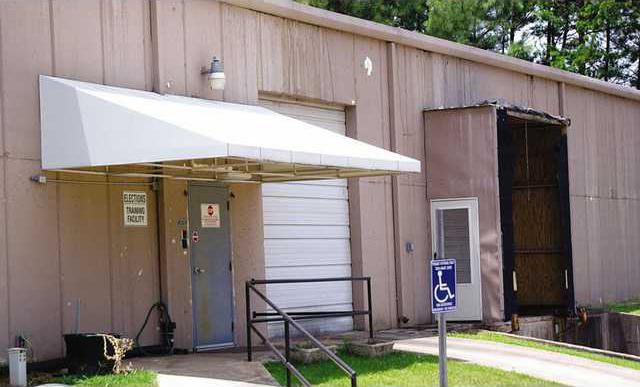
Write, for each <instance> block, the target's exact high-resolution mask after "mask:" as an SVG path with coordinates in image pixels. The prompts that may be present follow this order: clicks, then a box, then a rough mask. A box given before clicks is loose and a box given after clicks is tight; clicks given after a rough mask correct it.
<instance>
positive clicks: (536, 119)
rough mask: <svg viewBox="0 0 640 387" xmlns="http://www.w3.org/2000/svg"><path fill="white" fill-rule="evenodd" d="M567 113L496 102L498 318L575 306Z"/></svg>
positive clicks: (561, 310)
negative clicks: (534, 111)
mask: <svg viewBox="0 0 640 387" xmlns="http://www.w3.org/2000/svg"><path fill="white" fill-rule="evenodd" d="M568 124H569V123H568V121H565V120H561V119H556V118H553V117H548V116H545V115H539V114H531V113H525V112H522V111H514V110H509V109H499V110H498V172H499V173H498V174H499V184H500V220H501V228H502V248H503V252H502V253H503V254H502V255H503V275H504V278H503V281H504V282H503V284H504V299H505V318H506V319H509V318H511V316H512V315H513V314H515V313H517V314H519V315H542V314H555V315H558V314H561V315H564V314H570V313H572V312H573V307H574V294H573V274H572V273H573V271H572V258H571V229H570V210H569V182H568V160H567V136H566V129H567V126H568Z"/></svg>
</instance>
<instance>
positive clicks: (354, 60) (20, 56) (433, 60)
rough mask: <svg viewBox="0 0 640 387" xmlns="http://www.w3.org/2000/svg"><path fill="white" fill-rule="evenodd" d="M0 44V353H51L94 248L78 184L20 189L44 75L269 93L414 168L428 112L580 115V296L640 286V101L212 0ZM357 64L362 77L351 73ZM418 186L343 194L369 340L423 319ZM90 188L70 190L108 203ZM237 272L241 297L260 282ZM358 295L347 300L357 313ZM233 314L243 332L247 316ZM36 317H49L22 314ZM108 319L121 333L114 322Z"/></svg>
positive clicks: (8, 26) (97, 19)
mask: <svg viewBox="0 0 640 387" xmlns="http://www.w3.org/2000/svg"><path fill="white" fill-rule="evenodd" d="M152 30H153V32H154V33H153V34H151V31H152ZM152 36H153V40H152ZM0 47H1V50H2V51H1V52H0V130H1V131H2V136H0V146H2V149H3V154H2V157H0V178H1V179H0V192H1V193H2V196H1V197H2V198H3V201H4V205H3V206H0V216H2V219H4V221H2V222H0V332H7V334H6V335H5V334H0V347H3V346H6V345H8V344H9V343H8V341H9V338H10V337H13V335H14V334H16V333H17V332H18V331H19V330H25V331H28V332H32V333H35V334H36V336H37V339H36V340H35V343H34V344H35V345H36V346H37V347H38V350H39V353H38V356H41V357H43V358H46V357H54V356H58V355H60V354H61V351H62V344H61V339H60V337H59V335H50V334H49V332H51V331H55V332H62V329H63V324H67V322H65V321H67V320H65V319H67V318H66V317H64V313H65V312H63V310H64V305H63V300H64V299H66V298H70V297H67V296H66V295H65V292H67V291H68V292H71V289H72V287H71V284H70V283H69V282H68V283H67V284H65V285H64V286H63V283H62V277H61V274H66V273H63V272H62V271H61V270H63V269H62V268H63V267H69V266H71V267H75V264H74V262H75V261H74V260H75V259H79V258H77V257H81V256H84V255H86V256H89V255H90V254H91V253H92V251H86V252H85V250H87V249H89V246H87V245H81V246H74V245H70V242H69V241H67V242H65V241H63V239H65V238H69V237H71V233H70V232H69V231H67V227H71V225H69V223H68V218H64V217H61V211H62V209H63V208H64V209H65V211H66V209H67V208H72V204H71V201H70V200H71V199H66V197H67V196H68V195H70V194H71V193H70V192H69V191H68V190H70V189H71V188H64V189H59V188H56V187H55V186H54V185H48V186H45V187H40V186H34V185H33V184H32V183H31V182H29V181H28V180H27V177H28V176H30V175H32V174H34V173H37V172H39V165H40V163H39V160H38V159H39V157H40V156H39V154H40V153H39V152H40V149H39V137H40V135H39V123H38V117H39V114H38V92H37V75H38V74H54V75H58V76H68V77H71V78H76V79H81V80H88V81H93V82H98V83H107V84H112V85H122V86H127V87H133V88H139V89H147V90H149V89H151V88H154V90H156V91H158V92H165V93H175V94H187V95H193V96H196V97H202V98H215V99H224V100H227V101H234V102H242V103H257V102H258V93H259V91H264V92H270V93H275V94H284V95H286V96H288V97H295V98H301V99H306V100H320V101H324V102H333V103H338V104H344V105H347V106H351V107H350V108H349V110H348V115H347V119H348V131H349V133H348V134H349V135H351V136H353V137H356V138H358V139H361V140H364V141H367V142H370V143H372V144H375V145H378V146H383V147H385V148H391V149H393V150H395V151H397V152H400V153H403V154H406V155H408V156H411V157H416V158H419V159H421V160H425V159H426V157H425V154H424V146H423V145H422V144H424V130H423V118H422V108H423V107H437V106H441V105H447V106H459V105H466V104H473V103H476V102H479V101H481V100H483V99H492V98H501V99H504V100H506V101H508V102H510V103H515V104H520V105H524V106H530V107H533V108H536V109H540V110H544V111H547V112H549V113H552V114H564V115H565V116H567V117H569V118H571V119H572V120H573V125H572V126H571V128H570V129H569V134H568V141H569V163H570V165H569V170H570V181H571V185H570V189H571V205H572V229H573V248H574V261H575V265H574V268H575V282H576V297H577V300H578V302H579V303H590V304H597V303H599V302H600V301H603V302H604V301H610V300H614V299H623V298H627V297H629V296H632V295H637V294H638V293H639V292H640V288H639V286H640V281H638V278H640V265H638V256H637V254H636V252H637V251H638V250H639V249H638V248H639V247H640V246H638V243H640V242H638V240H639V238H636V235H637V234H638V232H640V208H639V207H638V204H637V203H639V201H638V198H637V196H638V195H639V192H640V186H639V184H638V181H639V179H640V178H638V176H640V173H638V170H639V169H640V160H639V159H638V158H639V157H640V156H638V155H637V151H636V150H637V149H638V146H637V145H638V141H639V135H638V130H639V128H638V122H640V103H639V102H635V101H630V100H625V99H622V98H619V97H613V96H609V95H606V94H603V93H600V92H594V91H589V90H584V89H580V88H577V87H572V86H566V88H565V87H561V86H560V85H558V83H557V82H554V81H549V80H545V79H541V78H537V77H533V76H528V75H525V74H520V73H514V72H510V71H507V70H503V69H499V68H496V67H492V66H489V65H486V64H481V63H474V62H470V61H467V60H463V59H458V58H454V57H450V56H446V55H441V54H434V53H430V52H425V51H421V50H418V49H414V48H410V47H406V46H402V45H390V44H388V43H386V42H383V41H379V40H375V39H371V38H367V37H364V36H362V35H355V34H349V33H346V32H338V31H335V30H330V29H325V28H319V27H316V26H311V25H308V24H304V23H300V22H295V21H291V20H285V19H283V18H280V17H276V16H271V15H266V14H260V13H257V12H254V11H250V10H246V9H241V8H237V7H234V6H230V5H226V4H221V3H219V2H217V1H213V0H211V1H209V0H192V1H181V0H167V1H164V0H163V1H152V2H148V1H145V0H128V1H125V2H123V1H118V0H66V1H47V0H33V1H28V2H25V1H17V0H12V1H9V0H7V1H2V2H0ZM214 54H217V55H222V57H223V60H224V63H225V69H226V75H227V86H226V89H225V90H224V92H219V91H216V92H212V91H210V90H209V89H208V85H207V83H206V82H205V81H204V80H203V78H202V76H201V75H200V67H201V66H206V65H207V63H208V62H209V60H210V57H211V56H212V55H214ZM367 57H369V58H370V60H371V61H372V63H373V72H372V74H371V75H370V76H368V75H367V73H366V71H365V69H364V67H363V65H362V63H363V61H364V60H365V58H367ZM389 85H392V87H391V88H390V87H389ZM562 90H565V91H564V92H561V91H562ZM425 168H426V169H428V168H429V165H425ZM426 189H427V181H426V175H425V173H424V172H423V173H421V174H417V175H410V176H399V177H397V178H393V179H391V178H388V177H381V178H366V179H360V180H357V181H353V182H350V184H349V197H350V214H351V226H352V235H353V237H352V254H353V265H354V271H353V273H354V274H356V275H360V274H364V275H371V276H373V278H374V302H375V305H374V309H375V323H376V326H377V327H378V328H384V327H391V326H395V325H396V324H397V317H398V314H401V315H403V316H406V317H407V318H409V321H410V324H412V323H421V322H427V321H429V320H430V315H429V313H428V310H427V309H428V301H429V298H428V297H429V296H428V291H427V289H428V279H427V276H426V272H427V258H428V257H429V256H430V255H431V251H430V250H431V248H430V246H431V243H430V230H429V227H430V225H429V218H428V213H427V206H426V200H425V199H426ZM91 190H92V189H88V188H87V189H83V190H78V191H73V195H79V196H80V197H82V196H84V195H98V196H100V197H102V199H101V200H102V201H104V200H107V199H105V196H106V197H112V198H113V197H115V196H113V195H112V196H109V195H111V194H109V193H108V192H107V190H106V189H105V190H104V191H103V190H98V191H99V192H93V191H91ZM90 191H91V193H90V194H89V193H88V192H90ZM392 199H395V200H392ZM76 201H77V199H76ZM107 201H108V200H107ZM74 203H75V202H74ZM83 205H88V204H83ZM75 211H81V209H76V210H75ZM100 211H101V213H103V214H104V213H110V212H111V211H115V210H114V209H113V206H111V207H110V208H108V209H106V210H105V209H104V208H102V209H101V210H100ZM394 214H395V215H394ZM34 219H37V221H34ZM96 222H97V223H99V224H100V226H99V227H98V226H96V227H97V228H96V229H97V230H102V231H104V230H111V227H112V226H109V225H110V224H111V223H109V222H110V221H109V220H105V219H102V220H99V219H97V220H96ZM74 227H77V226H74ZM69 230H71V229H69ZM2 231H4V232H2ZM115 234H117V233H116V232H115V231H113V230H111V236H109V237H105V238H109V239H106V240H105V239H101V240H100V241H99V242H97V245H102V246H110V249H111V250H110V251H111V252H110V253H109V254H108V257H109V265H111V266H110V267H111V269H110V270H112V273H115V271H113V270H115V269H114V268H116V267H118V266H117V265H119V263H117V262H118V259H119V258H118V257H119V255H118V254H119V253H118V252H120V251H121V249H122V248H123V247H124V245H126V244H127V243H128V241H126V240H116V239H115V238H114V235H115ZM92 236H93V234H92ZM94 237H95V236H94ZM34 239H35V240H37V243H34ZM406 241H412V242H414V244H415V251H414V252H407V251H405V249H404V243H405V242H406ZM74 249H75V250H74ZM67 252H69V254H68V255H67ZM255 254H260V252H259V251H258V250H255V249H252V250H251V254H249V255H250V256H254V255H255ZM102 255H103V256H102V258H101V259H102V260H104V259H105V256H104V253H102ZM245 263H246V262H245ZM103 267H106V266H103ZM243 267H244V268H246V269H247V271H246V272H243V273H242V274H238V278H237V282H236V285H237V284H238V283H240V284H241V283H242V281H243V280H244V279H246V278H247V276H250V275H253V274H249V273H252V272H253V273H259V272H260V270H259V268H256V267H253V266H251V265H249V264H246V265H244V266H243ZM43 268H46V270H45V269H43ZM65 270H66V269H65ZM124 272H127V270H124ZM34 273H36V274H34ZM396 273H397V276H396ZM496 274H497V273H495V272H492V273H491V275H496ZM34 275H36V277H35V279H34ZM114 276H115V274H112V279H111V280H110V281H109V282H108V283H110V284H111V285H110V286H111V290H109V292H111V291H114V289H115V288H114V285H113V281H114V279H113V278H115V277H114ZM125 278H129V279H127V280H128V281H138V280H137V279H133V278H130V277H126V276H125ZM143 279H144V281H147V277H146V274H144V275H143ZM396 279H397V280H398V283H396ZM100 281H102V283H103V284H104V283H105V282H104V279H99V280H98V281H97V282H98V283H100ZM144 281H143V282H144ZM148 281H149V282H145V283H147V284H148V286H151V282H150V281H151V280H150V279H149V280H148ZM80 284H81V282H78V283H77V286H80ZM74 286H76V285H74ZM174 286H181V287H188V283H185V284H179V285H174ZM485 286H486V283H485ZM3 289H5V290H3ZM101 291H102V290H101ZM495 291H496V292H497V293H499V292H500V291H501V290H499V289H496V290H495ZM361 293H362V291H361V289H355V288H354V301H355V302H359V301H358V300H361V299H362V297H361ZM69 294H70V293H69ZM97 294H102V293H97ZM494 296H495V295H492V297H494ZM96 297H97V298H99V299H107V298H111V305H118V304H119V303H120V302H124V301H115V300H116V298H115V295H112V296H108V294H107V295H104V294H103V295H96ZM237 301H238V300H237ZM238 302H241V300H240V301H238ZM125 305H128V304H125ZM126 308H129V306H126ZM184 308H186V306H184V305H180V310H185V309H184ZM237 310H238V316H239V317H238V322H241V321H242V317H241V316H242V313H243V308H242V307H241V305H239V307H237ZM100 313H102V312H100ZM36 314H37V315H41V316H46V319H45V318H39V319H33V316H34V315H36ZM110 314H111V316H110V318H111V319H112V323H113V324H115V323H114V321H116V320H115V319H116V318H117V317H116V312H115V311H112V312H111V313H110ZM107 317H109V316H105V317H104V318H105V319H106V318H107ZM132 321H133V319H132ZM100 322H101V323H103V320H102V319H100ZM238 331H239V332H242V331H243V329H242V327H241V326H238Z"/></svg>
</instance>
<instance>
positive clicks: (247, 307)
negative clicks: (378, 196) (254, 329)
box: [244, 281, 253, 361]
mask: <svg viewBox="0 0 640 387" xmlns="http://www.w3.org/2000/svg"><path fill="white" fill-rule="evenodd" d="M250 290H251V289H250V288H249V281H247V282H245V284H244V297H245V313H246V320H247V327H246V328H247V361H251V360H253V359H252V358H253V353H252V351H251V324H252V322H251V291H250Z"/></svg>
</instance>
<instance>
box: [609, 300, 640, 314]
mask: <svg viewBox="0 0 640 387" xmlns="http://www.w3.org/2000/svg"><path fill="white" fill-rule="evenodd" d="M607 310H609V311H611V312H619V313H631V314H635V315H638V316H640V299H635V300H629V301H625V302H620V303H615V304H610V305H607Z"/></svg>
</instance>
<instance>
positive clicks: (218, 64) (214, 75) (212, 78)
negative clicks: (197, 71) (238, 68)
mask: <svg viewBox="0 0 640 387" xmlns="http://www.w3.org/2000/svg"><path fill="white" fill-rule="evenodd" d="M203 73H205V74H207V80H208V81H209V87H211V90H224V85H225V81H226V79H225V76H224V66H223V65H222V61H221V60H220V59H219V58H218V57H217V56H214V57H213V59H212V60H211V66H210V67H209V69H208V70H207V71H205V72H203Z"/></svg>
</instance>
